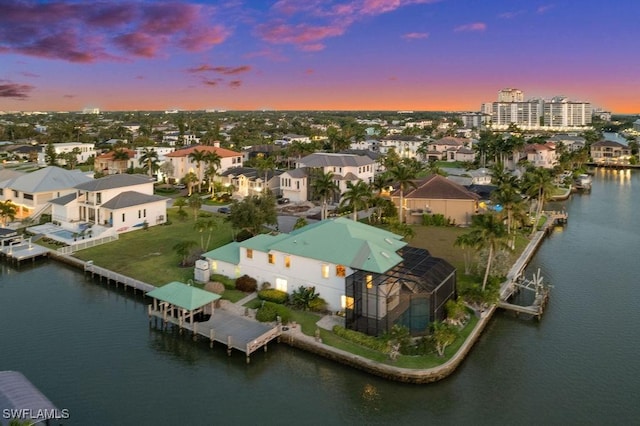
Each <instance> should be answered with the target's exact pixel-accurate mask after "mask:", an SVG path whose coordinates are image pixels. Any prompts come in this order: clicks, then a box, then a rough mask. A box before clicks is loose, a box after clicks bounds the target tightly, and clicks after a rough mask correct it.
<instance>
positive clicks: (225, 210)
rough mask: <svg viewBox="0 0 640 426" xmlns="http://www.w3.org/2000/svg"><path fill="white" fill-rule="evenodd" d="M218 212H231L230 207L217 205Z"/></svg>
mask: <svg viewBox="0 0 640 426" xmlns="http://www.w3.org/2000/svg"><path fill="white" fill-rule="evenodd" d="M218 213H221V214H229V213H231V209H230V208H229V207H218Z"/></svg>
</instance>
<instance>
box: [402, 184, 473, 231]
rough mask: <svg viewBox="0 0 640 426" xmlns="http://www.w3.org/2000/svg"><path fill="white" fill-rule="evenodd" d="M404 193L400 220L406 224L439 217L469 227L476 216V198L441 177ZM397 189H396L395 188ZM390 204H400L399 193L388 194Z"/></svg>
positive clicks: (464, 189) (469, 192) (461, 187)
mask: <svg viewBox="0 0 640 426" xmlns="http://www.w3.org/2000/svg"><path fill="white" fill-rule="evenodd" d="M415 184H416V187H415V188H412V187H409V189H408V190H406V191H405V193H404V194H403V204H404V206H403V208H404V213H403V218H404V220H405V222H406V223H409V224H414V223H422V216H423V215H425V214H441V215H444V217H445V218H447V219H450V220H451V221H452V222H453V223H455V224H456V225H469V224H470V223H471V216H473V215H474V214H476V212H477V208H478V199H479V196H478V195H477V194H474V193H473V192H471V191H469V190H467V189H466V188H465V187H464V186H462V185H458V184H457V183H455V182H451V181H450V180H448V179H447V178H445V177H443V176H440V175H431V176H429V177H427V178H425V179H422V180H419V181H416V182H415ZM394 187H396V186H394ZM391 201H393V203H394V204H395V205H396V206H399V205H400V190H399V189H396V190H395V191H394V192H393V193H392V194H391Z"/></svg>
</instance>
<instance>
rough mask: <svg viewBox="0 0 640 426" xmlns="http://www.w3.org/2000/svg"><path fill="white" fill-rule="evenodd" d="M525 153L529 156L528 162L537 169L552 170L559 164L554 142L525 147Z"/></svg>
mask: <svg viewBox="0 0 640 426" xmlns="http://www.w3.org/2000/svg"><path fill="white" fill-rule="evenodd" d="M524 152H525V153H526V154H527V161H528V162H530V163H531V164H533V165H534V166H536V167H542V168H545V169H552V168H553V166H555V165H556V164H557V163H558V158H557V155H556V145H555V144H554V143H553V142H547V143H545V144H539V143H531V144H528V145H525V147H524Z"/></svg>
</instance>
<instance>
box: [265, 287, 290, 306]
mask: <svg viewBox="0 0 640 426" xmlns="http://www.w3.org/2000/svg"><path fill="white" fill-rule="evenodd" d="M258 297H259V298H260V299H262V300H266V301H267V302H273V303H278V304H280V305H282V304H284V303H286V302H287V301H288V300H289V295H288V294H287V293H286V292H284V291H282V290H276V289H275V288H267V289H264V290H260V291H259V292H258Z"/></svg>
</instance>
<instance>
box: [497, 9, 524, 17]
mask: <svg viewBox="0 0 640 426" xmlns="http://www.w3.org/2000/svg"><path fill="white" fill-rule="evenodd" d="M523 13H524V10H518V11H515V12H504V13H501V14H499V15H498V18H501V19H513V18H515V17H516V16H519V15H522V14H523Z"/></svg>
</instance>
